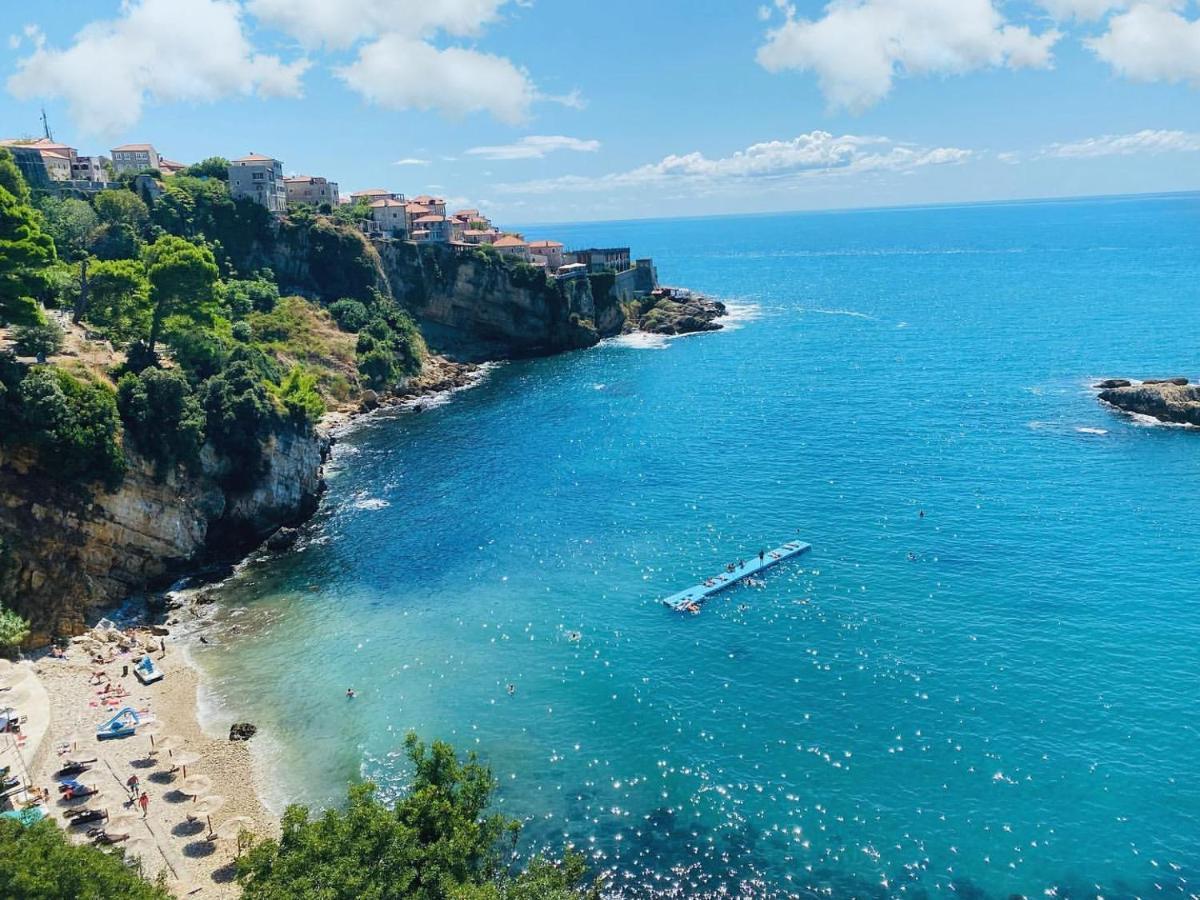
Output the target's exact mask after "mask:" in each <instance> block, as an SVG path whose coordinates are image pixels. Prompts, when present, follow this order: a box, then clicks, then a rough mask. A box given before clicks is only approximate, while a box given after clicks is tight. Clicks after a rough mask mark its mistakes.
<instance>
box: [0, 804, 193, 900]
mask: <svg viewBox="0 0 1200 900" xmlns="http://www.w3.org/2000/svg"><path fill="white" fill-rule="evenodd" d="M170 896H171V895H170V894H169V893H168V892H167V890H166V888H165V887H163V885H162V884H152V883H150V882H149V881H147V880H146V879H145V878H143V877H142V875H141V874H140V868H138V869H134V868H130V867H129V866H128V865H126V863H125V862H124V860H123V859H122V853H121V852H120V851H117V852H115V853H114V852H106V851H104V850H101V849H100V848H99V847H95V846H92V845H90V844H81V845H77V844H73V843H71V842H70V841H69V840H67V836H66V835H65V834H64V833H63V832H62V830H61V829H60V828H59V827H58V826H57V825H55V824H54V822H53V820H51V819H43V820H42V821H41V822H37V823H35V824H33V825H28V826H26V825H22V824H21V823H20V822H16V821H13V820H12V819H0V897H20V898H22V900H110V898H112V897H121V898H122V900H170Z"/></svg>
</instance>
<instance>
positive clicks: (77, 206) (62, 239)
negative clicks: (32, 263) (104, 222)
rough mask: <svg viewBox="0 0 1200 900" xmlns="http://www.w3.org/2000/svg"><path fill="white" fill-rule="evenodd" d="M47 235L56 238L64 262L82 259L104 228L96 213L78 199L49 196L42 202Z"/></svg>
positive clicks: (56, 244)
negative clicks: (100, 230)
mask: <svg viewBox="0 0 1200 900" xmlns="http://www.w3.org/2000/svg"><path fill="white" fill-rule="evenodd" d="M40 206H41V210H42V216H43V217H44V218H45V221H46V232H47V233H48V234H49V235H50V237H51V238H53V239H54V247H55V249H56V250H57V251H58V255H59V256H61V257H63V258H64V259H79V257H80V256H81V255H82V254H83V253H85V252H86V251H87V249H88V247H89V246H90V245H91V240H92V236H93V235H94V234H95V232H96V228H97V227H98V226H99V225H100V218H99V216H97V215H96V212H95V210H93V209H92V207H91V206H90V205H89V204H88V203H87V202H86V201H83V200H78V199H76V198H75V197H67V198H59V197H53V196H47V197H45V198H44V199H43V200H42V201H41V203H40Z"/></svg>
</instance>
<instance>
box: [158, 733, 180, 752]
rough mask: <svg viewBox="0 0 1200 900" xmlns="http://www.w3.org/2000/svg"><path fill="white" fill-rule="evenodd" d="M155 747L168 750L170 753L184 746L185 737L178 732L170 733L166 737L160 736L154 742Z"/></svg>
mask: <svg viewBox="0 0 1200 900" xmlns="http://www.w3.org/2000/svg"><path fill="white" fill-rule="evenodd" d="M154 747H155V749H157V750H166V751H167V752H168V753H170V752H172V751H174V750H179V749H180V748H182V747H183V738H181V737H180V736H179V735H177V734H168V735H167V736H166V737H160V738H158V739H157V740H156V741H155V742H154Z"/></svg>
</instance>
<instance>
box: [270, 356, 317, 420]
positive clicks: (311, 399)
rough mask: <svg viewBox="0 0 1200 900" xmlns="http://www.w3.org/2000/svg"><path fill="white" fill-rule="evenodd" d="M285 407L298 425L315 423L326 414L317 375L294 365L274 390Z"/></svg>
mask: <svg viewBox="0 0 1200 900" xmlns="http://www.w3.org/2000/svg"><path fill="white" fill-rule="evenodd" d="M274 393H275V396H277V397H278V398H279V399H280V401H281V402H282V403H283V408H284V410H286V412H287V414H288V416H290V417H291V419H292V421H293V422H295V423H296V424H298V425H315V424H316V423H317V422H319V421H320V420H321V416H323V415H325V401H324V400H322V399H321V394H320V392H318V391H317V376H316V375H313V374H311V373H308V372H305V371H304V369H303V367H301V366H292V368H291V369H290V370H289V371H288V373H287V375H286V376H284V379H283V381H282V382H280V385H279V387H278V388H277V389H276V390H275V391H274Z"/></svg>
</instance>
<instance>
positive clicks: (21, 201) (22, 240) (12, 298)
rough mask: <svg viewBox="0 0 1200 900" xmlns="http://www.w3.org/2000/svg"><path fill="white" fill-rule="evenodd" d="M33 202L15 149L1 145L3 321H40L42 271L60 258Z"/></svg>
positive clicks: (0, 289) (0, 279) (0, 293)
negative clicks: (36, 299)
mask: <svg viewBox="0 0 1200 900" xmlns="http://www.w3.org/2000/svg"><path fill="white" fill-rule="evenodd" d="M40 220H41V217H40V216H39V215H38V213H37V211H36V210H35V209H34V208H33V207H32V206H30V204H29V187H28V185H26V184H25V179H24V178H22V177H21V172H20V170H18V169H17V164H16V163H15V162H13V157H12V153H11V152H9V150H8V149H7V148H0V322H5V321H9V322H18V323H20V322H25V323H33V322H36V321H39V320H40V318H41V313H40V311H39V309H38V306H37V303H36V301H35V299H34V298H35V297H37V296H38V294H39V293H40V292H41V290H42V289H43V288H44V283H43V280H42V278H41V277H40V271H41V270H42V269H43V268H45V267H46V266H48V265H50V264H51V263H52V262H54V260H55V259H56V254H55V252H54V241H53V239H52V238H51V237H50V235H48V234H46V232H44V231H43V230H42V226H41V221H40Z"/></svg>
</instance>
